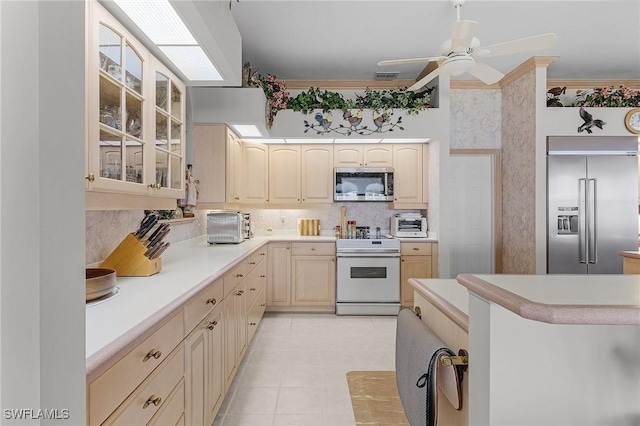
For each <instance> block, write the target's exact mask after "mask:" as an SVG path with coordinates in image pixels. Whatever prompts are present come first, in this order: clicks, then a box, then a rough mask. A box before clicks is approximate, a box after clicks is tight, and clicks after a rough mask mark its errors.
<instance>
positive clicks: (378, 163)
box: [362, 144, 393, 167]
mask: <svg viewBox="0 0 640 426" xmlns="http://www.w3.org/2000/svg"><path fill="white" fill-rule="evenodd" d="M362 155H363V160H364V167H393V161H392V159H393V148H392V145H383V144H380V145H377V144H374V145H365V146H364V152H363V153H362Z"/></svg>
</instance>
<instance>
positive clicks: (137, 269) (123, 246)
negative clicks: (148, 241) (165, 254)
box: [100, 234, 162, 277]
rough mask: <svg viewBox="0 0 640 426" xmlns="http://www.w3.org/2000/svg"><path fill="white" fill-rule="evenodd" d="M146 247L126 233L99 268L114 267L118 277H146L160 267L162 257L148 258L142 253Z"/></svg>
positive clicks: (158, 270) (157, 270) (155, 272)
mask: <svg viewBox="0 0 640 426" xmlns="http://www.w3.org/2000/svg"><path fill="white" fill-rule="evenodd" d="M146 251H147V247H146V246H145V245H144V244H142V242H141V241H140V240H139V239H137V238H136V237H134V236H133V234H127V236H126V237H124V239H123V240H122V241H121V242H120V244H119V245H118V247H116V248H115V249H114V250H113V251H112V252H111V254H110V255H109V256H107V258H106V259H105V260H104V261H103V262H102V263H101V264H100V267H101V268H111V269H115V271H116V275H117V276H119V277H148V276H150V275H153V274H157V273H158V272H160V270H161V269H162V258H160V257H157V258H155V259H149V258H148V257H146V256H145V255H144V253H145V252H146Z"/></svg>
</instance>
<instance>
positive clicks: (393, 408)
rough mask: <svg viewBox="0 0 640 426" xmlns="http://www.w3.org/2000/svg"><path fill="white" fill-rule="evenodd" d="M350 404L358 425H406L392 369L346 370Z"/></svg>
mask: <svg viewBox="0 0 640 426" xmlns="http://www.w3.org/2000/svg"><path fill="white" fill-rule="evenodd" d="M347 382H348V384H349V393H350V394H351V406H352V407H353V414H354V416H355V418H356V424H357V425H408V424H409V422H408V421H407V417H406V416H405V415H404V410H403V409H402V403H401V402H400V396H399V395H398V387H397V386H396V373H395V371H349V372H348V373H347Z"/></svg>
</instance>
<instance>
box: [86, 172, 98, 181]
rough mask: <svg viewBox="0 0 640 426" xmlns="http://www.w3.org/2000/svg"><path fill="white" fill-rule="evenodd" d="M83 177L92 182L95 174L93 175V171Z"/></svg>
mask: <svg viewBox="0 0 640 426" xmlns="http://www.w3.org/2000/svg"><path fill="white" fill-rule="evenodd" d="M84 178H85V179H86V180H88V181H89V182H93V181H94V180H96V175H94V174H93V173H89V176H85V177H84Z"/></svg>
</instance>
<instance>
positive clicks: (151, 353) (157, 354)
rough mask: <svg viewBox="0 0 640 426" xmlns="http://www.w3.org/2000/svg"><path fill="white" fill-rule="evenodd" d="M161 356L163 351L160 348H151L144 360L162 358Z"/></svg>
mask: <svg viewBox="0 0 640 426" xmlns="http://www.w3.org/2000/svg"><path fill="white" fill-rule="evenodd" d="M161 356H162V352H160V351H158V350H155V349H151V350H150V351H149V353H148V354H146V355H145V356H144V358H142V362H147V361H149V360H150V359H151V358H155V359H158V358H160V357H161Z"/></svg>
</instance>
